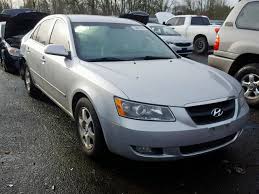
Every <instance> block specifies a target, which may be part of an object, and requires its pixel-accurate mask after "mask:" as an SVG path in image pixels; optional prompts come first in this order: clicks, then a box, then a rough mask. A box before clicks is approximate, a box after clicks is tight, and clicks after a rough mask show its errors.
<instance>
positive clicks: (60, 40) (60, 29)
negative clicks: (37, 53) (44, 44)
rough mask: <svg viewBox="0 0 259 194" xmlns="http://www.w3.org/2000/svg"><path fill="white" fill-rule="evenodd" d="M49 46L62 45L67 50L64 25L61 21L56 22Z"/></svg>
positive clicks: (67, 42)
mask: <svg viewBox="0 0 259 194" xmlns="http://www.w3.org/2000/svg"><path fill="white" fill-rule="evenodd" d="M50 44H59V45H63V46H64V47H65V48H66V49H67V50H69V40H68V35H67V31H66V25H65V23H64V22H63V21H61V20H57V21H56V23H55V26H54V28H53V32H52V34H51V37H50Z"/></svg>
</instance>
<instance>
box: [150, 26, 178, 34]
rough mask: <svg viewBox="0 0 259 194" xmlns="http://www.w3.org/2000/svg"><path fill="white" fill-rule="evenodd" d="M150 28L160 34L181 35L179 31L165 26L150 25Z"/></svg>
mask: <svg viewBox="0 0 259 194" xmlns="http://www.w3.org/2000/svg"><path fill="white" fill-rule="evenodd" d="M150 29H151V30H153V31H154V32H155V33H157V34H158V35H160V36H181V35H180V34H179V33H177V32H176V31H174V30H173V29H172V28H170V27H167V26H150Z"/></svg>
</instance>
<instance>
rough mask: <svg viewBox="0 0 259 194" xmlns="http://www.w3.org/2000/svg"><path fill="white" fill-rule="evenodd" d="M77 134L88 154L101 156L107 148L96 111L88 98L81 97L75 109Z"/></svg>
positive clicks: (92, 156) (95, 156) (96, 156)
mask: <svg viewBox="0 0 259 194" xmlns="http://www.w3.org/2000/svg"><path fill="white" fill-rule="evenodd" d="M75 119H76V128H77V135H78V139H79V141H80V144H81V147H82V149H83V151H84V152H85V153H86V155H87V156H89V157H91V158H100V157H102V156H104V155H105V153H106V151H107V148H106V144H105V140H104V136H103V132H102V128H101V125H100V122H99V119H98V116H97V114H96V111H95V109H94V107H93V105H92V104H91V102H90V101H89V100H88V99H87V98H81V99H80V100H79V101H78V103H77V105H76V109H75Z"/></svg>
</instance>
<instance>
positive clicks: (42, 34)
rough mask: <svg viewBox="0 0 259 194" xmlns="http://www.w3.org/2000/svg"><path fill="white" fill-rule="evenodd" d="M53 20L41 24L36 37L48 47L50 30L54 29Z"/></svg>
mask: <svg viewBox="0 0 259 194" xmlns="http://www.w3.org/2000/svg"><path fill="white" fill-rule="evenodd" d="M52 24H53V20H46V21H44V22H42V23H41V25H40V29H39V32H38V34H37V37H36V41H37V42H39V43H41V44H43V45H47V44H48V43H49V31H50V28H51V27H52Z"/></svg>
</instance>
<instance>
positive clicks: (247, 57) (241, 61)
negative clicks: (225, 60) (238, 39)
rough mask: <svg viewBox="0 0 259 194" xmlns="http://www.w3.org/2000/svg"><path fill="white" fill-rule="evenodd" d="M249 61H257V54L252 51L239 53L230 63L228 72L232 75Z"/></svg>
mask: <svg viewBox="0 0 259 194" xmlns="http://www.w3.org/2000/svg"><path fill="white" fill-rule="evenodd" d="M250 63H259V55H258V54H252V53H246V54H242V55H240V56H239V57H238V58H237V59H236V60H235V61H234V63H233V64H232V65H231V67H230V69H229V72H228V73H229V74H230V75H232V76H234V75H235V74H236V73H237V72H238V71H239V70H240V69H241V68H243V67H244V66H245V65H247V64H250ZM258 68H259V66H258Z"/></svg>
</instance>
